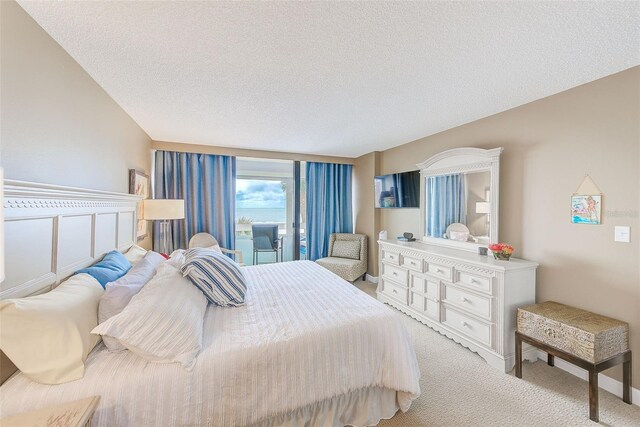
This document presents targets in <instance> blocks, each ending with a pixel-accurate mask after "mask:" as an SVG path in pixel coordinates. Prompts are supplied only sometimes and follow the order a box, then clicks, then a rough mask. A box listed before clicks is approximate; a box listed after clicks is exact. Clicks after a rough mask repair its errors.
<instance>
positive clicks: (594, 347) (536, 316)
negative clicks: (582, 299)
mask: <svg viewBox="0 0 640 427" xmlns="http://www.w3.org/2000/svg"><path fill="white" fill-rule="evenodd" d="M515 334H516V335H515V338H516V377H518V378H522V343H523V342H525V343H527V344H530V345H532V346H534V347H537V348H539V349H540V350H543V351H545V352H547V364H548V365H549V366H554V357H559V358H561V359H563V360H566V361H567V362H569V363H573V364H574V365H577V366H579V367H581V368H583V369H586V370H587V371H588V372H589V418H590V419H591V420H593V421H595V422H598V373H600V372H602V371H604V370H605V369H609V368H611V367H612V366H615V365H618V364H620V363H622V367H623V368H622V370H623V392H622V400H623V401H624V402H625V403H628V404H631V350H629V325H628V324H627V323H625V322H621V321H619V320H615V319H612V318H610V317H605V316H600V315H598V314H594V313H591V312H589V311H586V310H581V309H578V308H574V307H570V306H567V305H564V304H559V303H557V302H553V301H547V302H544V303H541V304H535V305H531V306H528V307H523V308H519V309H518V317H517V329H516V333H515Z"/></svg>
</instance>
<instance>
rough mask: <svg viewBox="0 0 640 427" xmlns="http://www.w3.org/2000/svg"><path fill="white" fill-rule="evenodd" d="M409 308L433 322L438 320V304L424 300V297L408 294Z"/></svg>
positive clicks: (412, 293)
mask: <svg viewBox="0 0 640 427" xmlns="http://www.w3.org/2000/svg"><path fill="white" fill-rule="evenodd" d="M409 306H411V308H413V309H414V310H416V311H419V312H420V313H423V314H426V315H427V316H429V317H431V318H432V319H434V320H440V303H439V302H436V301H433V300H431V299H429V298H426V297H425V296H424V295H420V294H416V293H415V292H410V293H409Z"/></svg>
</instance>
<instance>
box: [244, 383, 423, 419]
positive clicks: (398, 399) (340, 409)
mask: <svg viewBox="0 0 640 427" xmlns="http://www.w3.org/2000/svg"><path fill="white" fill-rule="evenodd" d="M410 405H411V397H410V394H409V393H404V392H401V391H396V390H391V389H388V388H383V387H367V388H363V389H360V390H357V391H354V392H352V393H349V394H342V395H340V396H335V397H333V398H331V399H327V400H323V401H322V402H316V403H314V404H312V405H308V406H305V407H303V408H299V409H296V410H295V411H293V412H289V413H287V414H282V415H277V416H275V417H271V418H269V419H267V420H264V421H262V422H260V423H257V424H254V426H255V427H305V426H314V427H342V426H347V425H349V426H356V427H363V426H374V425H376V424H378V423H379V422H380V420H383V419H389V418H391V417H393V416H394V415H395V413H396V412H397V411H398V409H401V410H402V411H403V412H404V411H406V410H407V409H409V406H410Z"/></svg>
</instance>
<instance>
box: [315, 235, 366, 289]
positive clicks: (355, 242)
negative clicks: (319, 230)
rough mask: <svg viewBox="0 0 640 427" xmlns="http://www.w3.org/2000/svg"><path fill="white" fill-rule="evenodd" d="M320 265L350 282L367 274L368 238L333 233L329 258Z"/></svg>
mask: <svg viewBox="0 0 640 427" xmlns="http://www.w3.org/2000/svg"><path fill="white" fill-rule="evenodd" d="M316 262H317V263H318V264H320V265H321V266H323V267H324V268H326V269H327V270H330V271H332V272H333V273H335V274H337V275H338V276H340V277H342V278H343V279H345V280H348V281H349V282H353V281H354V280H356V279H359V278H360V277H362V279H363V280H364V279H365V275H366V273H367V236H365V235H364V234H347V233H333V234H331V235H330V236H329V256H327V257H326V258H320V259H319V260H317V261H316Z"/></svg>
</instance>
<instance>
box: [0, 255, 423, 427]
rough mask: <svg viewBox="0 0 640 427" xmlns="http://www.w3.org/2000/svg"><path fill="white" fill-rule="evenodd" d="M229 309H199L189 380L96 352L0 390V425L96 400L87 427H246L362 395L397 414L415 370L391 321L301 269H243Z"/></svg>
mask: <svg viewBox="0 0 640 427" xmlns="http://www.w3.org/2000/svg"><path fill="white" fill-rule="evenodd" d="M243 271H244V273H245V274H246V276H247V278H248V282H249V289H248V293H247V303H246V305H244V306H241V307H225V308H222V307H214V306H210V307H209V308H208V310H207V313H206V316H205V325H204V331H205V334H204V339H203V350H202V352H201V353H200V355H199V356H198V360H197V362H196V365H195V367H194V369H193V371H191V372H188V371H186V370H184V369H183V368H182V367H181V366H180V365H178V364H154V363H149V362H146V361H145V360H143V359H141V358H139V357H137V356H136V355H134V354H132V353H130V352H128V351H125V352H122V353H109V352H108V351H107V350H106V349H105V348H104V346H103V345H102V344H100V345H99V346H98V347H97V348H96V349H95V350H94V351H93V352H92V353H91V355H90V356H89V359H88V361H87V370H86V374H85V377H84V378H83V379H81V380H78V381H74V382H71V383H67V384H61V385H55V386H48V385H42V384H37V383H34V382H32V381H30V380H29V379H27V378H26V377H25V376H24V375H22V374H18V375H16V376H14V377H13V378H11V379H10V380H8V381H7V382H6V383H5V384H4V385H3V386H2V387H1V388H0V394H1V399H0V401H1V403H0V411H1V413H2V416H9V415H12V414H16V413H21V412H25V411H30V410H33V409H37V408H42V407H46V406H49V405H53V404H57V403H61V402H67V401H71V400H75V399H79V398H82V397H85V396H91V395H100V396H101V401H100V404H99V407H98V410H97V411H96V414H95V416H94V418H93V425H97V426H115V425H132V426H133V425H135V426H143V425H149V426H156V425H158V426H159V425H172V426H184V425H213V426H235V425H249V424H254V423H258V422H261V421H265V420H267V419H269V418H272V417H274V416H277V415H282V414H286V413H287V412H290V411H293V410H295V409H297V408H300V407H304V406H307V405H310V404H313V403H314V402H320V401H323V400H326V399H330V398H332V397H335V396H339V395H341V394H345V393H349V392H354V391H357V390H359V389H363V388H366V387H370V386H377V387H383V388H388V389H392V390H398V391H399V393H398V402H399V405H400V407H401V408H402V409H403V410H407V409H408V408H409V405H410V404H411V401H412V400H413V399H415V398H416V397H417V396H418V395H419V394H420V388H419V385H418V380H419V376H420V373H419V370H418V365H417V361H416V356H415V352H414V350H413V348H412V344H411V340H410V337H409V335H408V333H407V331H406V329H405V328H404V327H403V326H402V324H401V322H400V319H399V318H398V316H399V314H397V313H395V312H394V311H392V310H391V309H389V308H387V307H385V306H384V305H383V304H381V303H379V302H378V301H376V300H375V299H373V298H371V297H369V296H368V295H366V294H364V293H363V292H361V291H359V290H358V289H356V288H355V287H354V286H353V285H351V284H349V283H347V282H345V281H343V280H342V279H340V278H338V277H337V276H335V275H334V274H332V273H330V272H328V271H327V270H325V269H323V268H322V267H319V266H318V265H316V264H315V263H313V262H309V261H298V262H289V263H281V264H269V265H262V266H257V267H246V268H244V269H243Z"/></svg>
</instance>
